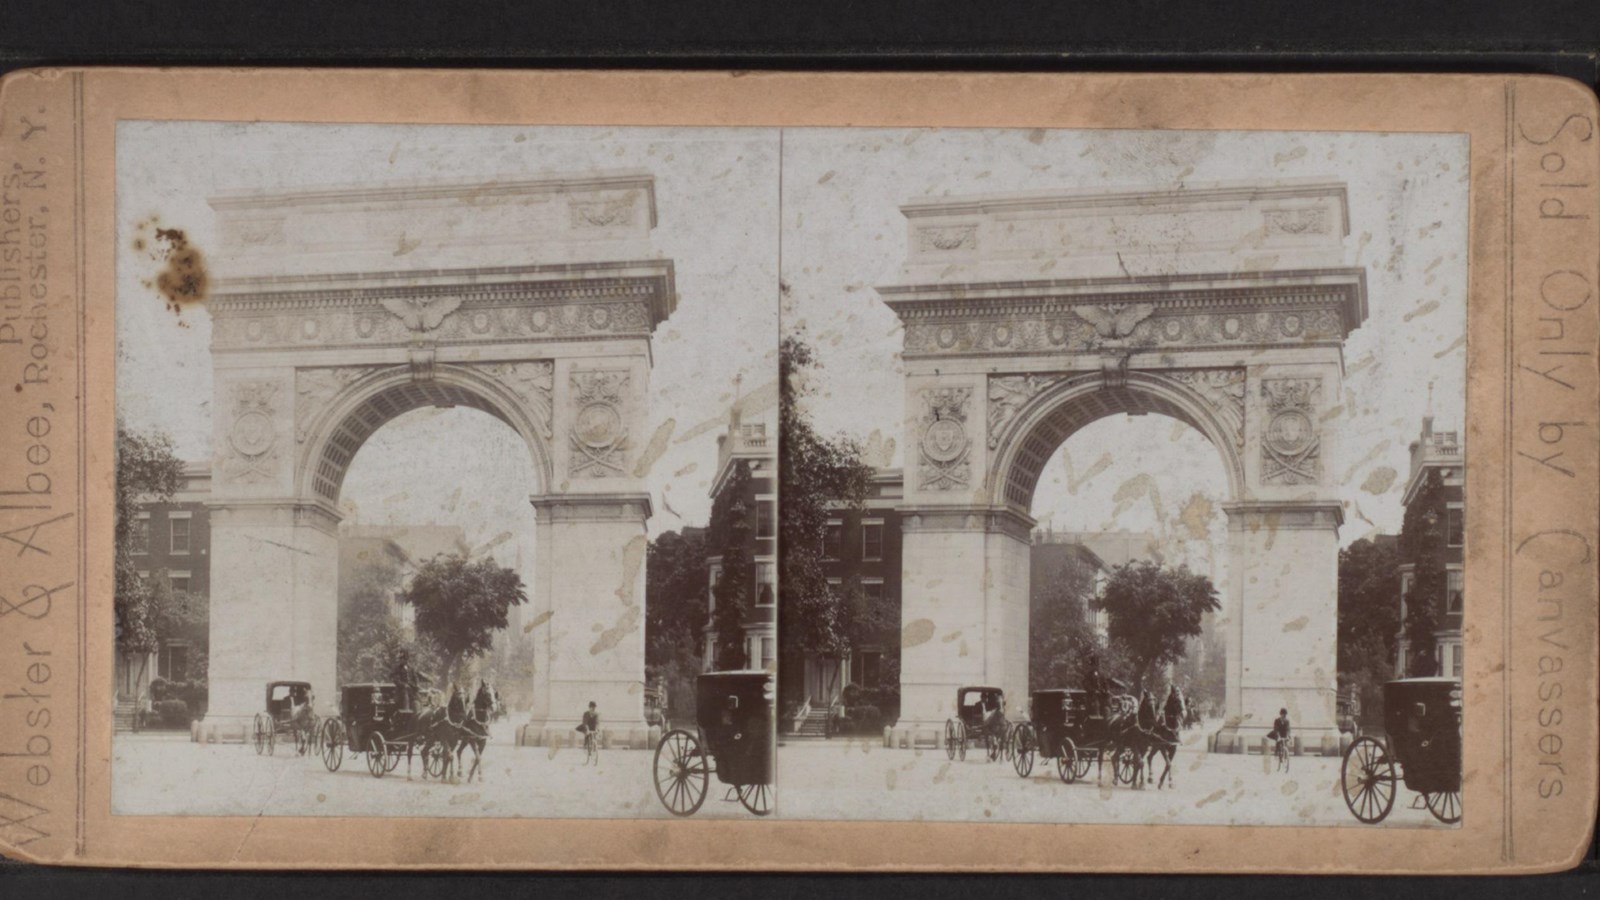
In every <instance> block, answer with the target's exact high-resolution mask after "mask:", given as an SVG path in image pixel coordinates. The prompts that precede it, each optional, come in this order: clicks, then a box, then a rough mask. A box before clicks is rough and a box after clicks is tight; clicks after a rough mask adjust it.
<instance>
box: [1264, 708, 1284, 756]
mask: <svg viewBox="0 0 1600 900" xmlns="http://www.w3.org/2000/svg"><path fill="white" fill-rule="evenodd" d="M1267 737H1268V738H1269V739H1270V740H1271V741H1272V742H1273V748H1274V749H1276V748H1277V746H1278V745H1280V744H1287V743H1288V742H1289V711H1288V710H1287V709H1280V710H1278V718H1277V719H1275V720H1273V722H1272V731H1271V732H1270V733H1269V734H1268V735H1267Z"/></svg>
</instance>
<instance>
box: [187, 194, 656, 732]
mask: <svg viewBox="0 0 1600 900" xmlns="http://www.w3.org/2000/svg"><path fill="white" fill-rule="evenodd" d="M211 205H212V207H213V208H214V209H215V211H216V214H217V222H218V233H219V234H220V235H221V242H222V246H221V247H220V248H218V249H219V252H217V253H215V254H213V259H215V260H216V263H215V265H216V267H217V274H218V277H217V278H216V279H215V281H214V291H213V295H212V299H211V300H210V301H209V305H210V309H211V327H212V360H213V395H212V401H211V415H212V428H213V435H214V441H213V461H212V471H213V473H215V474H214V479H213V485H214V488H213V497H212V500H211V506H212V514H211V522H212V529H213V531H212V543H211V546H212V555H213V559H212V560H211V565H212V570H213V573H214V574H213V577H212V585H213V596H212V598H211V625H210V628H211V648H210V692H211V699H210V709H209V712H208V714H207V716H206V718H205V720H204V721H202V722H201V723H199V724H198V725H197V727H196V729H195V737H196V738H197V739H199V740H208V741H209V740H220V739H237V738H242V737H243V735H244V733H245V731H246V729H247V728H248V725H249V722H250V719H251V717H252V716H253V715H254V713H255V712H257V711H259V710H260V709H261V708H262V699H263V698H262V690H263V687H264V686H265V684H266V683H267V682H268V681H272V680H278V679H295V680H304V681H309V682H310V683H311V684H312V686H313V689H314V690H315V692H316V697H317V702H318V709H319V712H321V713H322V714H324V715H326V714H331V713H333V712H335V711H336V710H337V706H338V693H337V689H338V685H337V684H336V682H335V668H336V666H335V663H336V655H337V621H338V613H337V608H338V602H337V585H338V524H339V520H340V512H339V493H340V488H341V485H342V484H343V481H344V477H345V473H346V471H347V470H348V468H349V465H350V463H351V461H352V459H354V457H355V455H356V453H357V452H358V451H359V450H360V448H361V446H362V445H363V444H364V443H365V442H366V440H367V439H368V437H370V436H371V435H372V434H373V433H374V432H375V431H376V430H377V429H379V428H381V427H382V426H383V425H384V424H386V423H387V422H389V421H391V420H393V419H394V418H396V417H397V416H400V415H403V414H405V413H406V412H409V411H411V410H414V409H418V408H421V407H426V406H434V407H451V406H464V407H471V408H475V409H478V410H480V411H482V412H484V413H487V414H488V415H492V416H494V417H496V418H498V419H499V420H501V421H502V422H504V423H505V424H506V425H508V426H509V427H510V428H512V429H513V430H515V431H516V432H517V434H518V435H520V436H521V437H522V438H523V440H524V442H525V443H526V444H527V447H528V457H527V463H526V464H527V465H528V466H529V470H530V471H531V472H532V473H533V476H534V478H533V481H534V482H535V483H536V484H537V485H538V490H537V492H536V494H535V495H534V496H533V497H531V498H530V502H531V503H532V504H533V507H534V510H535V512H536V515H537V522H538V525H537V528H538V533H537V535H536V548H537V558H536V559H535V560H534V562H533V567H532V570H531V571H528V570H524V571H523V572H522V575H523V581H524V583H525V585H526V587H527V590H528V594H529V602H530V604H531V609H529V610H528V611H527V613H526V614H525V615H524V616H523V617H522V619H523V621H524V622H525V623H529V624H528V625H527V626H526V627H527V631H528V634H529V635H531V636H532V638H533V639H534V641H535V646H536V652H535V660H534V667H533V671H532V672H531V673H528V675H527V677H528V678H530V679H531V680H532V681H533V689H534V690H533V695H534V697H535V702H534V708H533V711H532V717H531V720H530V721H529V722H528V723H527V724H526V725H524V726H523V727H522V729H521V730H520V732H519V735H518V738H519V741H526V742H538V741H540V740H542V739H543V738H545V737H546V736H547V735H548V734H549V733H550V731H551V730H552V729H556V728H558V727H559V729H560V730H562V731H569V730H570V721H571V720H573V719H574V718H575V717H576V716H577V715H578V713H579V712H581V710H582V709H583V708H584V707H585V706H586V705H587V703H588V701H590V700H595V701H597V702H598V703H600V704H601V708H602V709H604V710H605V711H606V719H607V723H608V725H609V726H611V729H610V730H611V731H612V737H613V739H614V740H617V741H619V742H622V741H626V742H629V743H633V744H638V745H643V744H645V743H647V742H648V741H649V729H648V728H647V727H646V726H645V723H644V714H643V701H642V692H641V691H640V688H641V687H642V682H643V677H644V637H643V635H644V629H643V612H644V548H645V545H646V521H647V519H648V518H649V516H650V514H651V509H650V501H649V495H648V493H647V490H646V485H645V483H644V480H643V476H642V474H641V473H639V472H637V471H636V470H635V465H636V463H637V459H638V454H639V452H640V450H641V449H642V448H643V445H644V438H645V437H646V436H645V435H644V434H643V433H642V432H644V430H645V428H646V424H645V418H646V414H647V398H648V389H649V379H650V368H651V344H650V341H651V335H652V334H653V332H654V330H655V327H656V326H657V325H658V324H659V323H661V322H662V321H664V320H665V319H666V318H667V317H668V316H669V315H671V313H672V310H673V308H674V305H675V303H676V294H675V293H674V280H673V266H672V262H671V260H668V259H664V258H662V257H661V256H660V254H659V253H657V252H656V251H655V249H654V247H653V246H652V243H651V240H650V234H651V230H652V228H653V227H654V225H655V190H654V181H653V179H652V177H651V176H650V175H648V174H645V173H638V172H621V173H600V174H585V175H578V176H572V177H552V178H540V179H532V180H526V181H499V182H491V183H475V184H421V185H399V186H383V187H357V188H349V189H320V190H306V191H294V192H276V193H250V194H233V195H226V196H220V197H215V198H213V199H212V200H211ZM451 452H452V451H451V448H449V447H440V448H438V453H437V456H436V457H435V458H433V459H429V460H426V461H423V462H421V463H419V465H418V467H417V469H418V474H417V477H419V478H429V477H438V476H439V474H440V472H441V470H446V471H447V467H448V466H449V461H450V459H451ZM557 723H562V724H560V725H559V726H558V725H557Z"/></svg>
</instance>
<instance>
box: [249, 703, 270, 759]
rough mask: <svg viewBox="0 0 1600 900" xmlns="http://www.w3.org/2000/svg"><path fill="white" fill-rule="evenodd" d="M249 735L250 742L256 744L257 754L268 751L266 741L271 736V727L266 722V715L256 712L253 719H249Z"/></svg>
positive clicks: (263, 753)
mask: <svg viewBox="0 0 1600 900" xmlns="http://www.w3.org/2000/svg"><path fill="white" fill-rule="evenodd" d="M250 735H251V738H252V743H254V744H255V745H256V755H257V756H263V755H265V754H267V753H269V752H270V751H269V750H267V742H268V740H270V738H271V735H272V728H271V726H269V725H268V724H267V717H266V716H265V715H263V714H262V713H256V717H255V719H253V720H252V721H251V723H250Z"/></svg>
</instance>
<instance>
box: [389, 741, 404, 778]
mask: <svg viewBox="0 0 1600 900" xmlns="http://www.w3.org/2000/svg"><path fill="white" fill-rule="evenodd" d="M384 747H385V749H387V750H388V751H389V752H388V753H385V754H384V755H383V770H384V771H385V772H393V771H394V770H395V769H397V768H399V767H400V755H401V754H402V753H404V752H406V751H407V750H409V749H410V745H409V744H402V743H400V742H399V741H388V742H386V743H385V744H384Z"/></svg>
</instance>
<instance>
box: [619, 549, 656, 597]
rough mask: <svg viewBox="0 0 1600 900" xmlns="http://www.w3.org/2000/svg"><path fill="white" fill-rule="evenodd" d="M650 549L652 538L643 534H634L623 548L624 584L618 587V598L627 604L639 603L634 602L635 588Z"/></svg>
mask: <svg viewBox="0 0 1600 900" xmlns="http://www.w3.org/2000/svg"><path fill="white" fill-rule="evenodd" d="M649 549H650V539H649V538H647V537H645V536H644V535H642V534H636V535H634V536H633V538H632V539H631V540H629V541H628V545H627V546H626V547H623V548H622V586H621V587H619V588H617V599H618V600H621V601H622V602H623V603H624V604H625V605H627V606H630V607H632V606H636V605H637V604H635V603H634V602H633V588H634V585H636V584H638V582H639V572H640V571H642V570H643V569H644V557H645V553H646V552H647V551H648V550H649Z"/></svg>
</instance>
